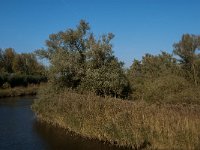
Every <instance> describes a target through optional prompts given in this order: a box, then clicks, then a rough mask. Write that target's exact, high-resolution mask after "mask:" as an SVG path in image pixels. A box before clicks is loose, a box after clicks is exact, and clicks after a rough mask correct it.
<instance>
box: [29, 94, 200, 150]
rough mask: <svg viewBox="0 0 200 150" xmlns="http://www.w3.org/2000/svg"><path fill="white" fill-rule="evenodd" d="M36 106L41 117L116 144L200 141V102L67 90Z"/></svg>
mask: <svg viewBox="0 0 200 150" xmlns="http://www.w3.org/2000/svg"><path fill="white" fill-rule="evenodd" d="M32 109H33V111H34V112H35V114H36V117H37V118H38V119H39V120H42V121H45V122H47V123H49V124H52V125H54V126H58V127H61V128H63V129H66V130H68V131H72V132H74V133H76V134H78V135H80V136H82V137H87V138H89V139H98V140H99V141H105V142H108V143H110V144H112V145H118V146H122V147H131V148H133V149H144V148H149V147H150V148H153V149H195V148H196V147H198V145H199V144H200V143H199V137H200V127H199V123H200V117H199V114H200V108H199V107H198V106H186V107H184V106H182V105H162V106H161V105H156V104H148V103H145V102H130V101H125V100H120V99H113V98H101V97H97V96H94V95H81V94H77V93H72V92H63V93H61V94H51V93H48V94H46V95H43V97H41V95H40V97H39V99H37V101H35V102H34V104H33V105H32ZM188 137H190V138H188Z"/></svg>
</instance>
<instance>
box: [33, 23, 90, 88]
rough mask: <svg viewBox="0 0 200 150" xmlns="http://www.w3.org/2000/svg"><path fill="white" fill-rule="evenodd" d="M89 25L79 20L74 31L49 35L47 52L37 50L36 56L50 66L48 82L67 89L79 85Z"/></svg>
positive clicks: (83, 69) (83, 67)
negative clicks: (47, 61)
mask: <svg viewBox="0 0 200 150" xmlns="http://www.w3.org/2000/svg"><path fill="white" fill-rule="evenodd" d="M89 29H90V27H89V24H88V23H86V22H85V21H83V20H81V21H80V24H79V25H78V26H77V28H76V29H68V30H66V31H64V32H62V31H61V32H59V33H56V34H51V35H50V36H49V40H47V41H46V45H47V50H45V49H42V50H37V51H36V54H37V55H38V56H40V57H41V58H46V59H48V60H49V62H50V64H51V73H50V80H51V81H52V82H53V83H54V84H60V86H65V87H69V88H76V87H77V86H78V85H80V82H81V79H82V78H83V76H84V74H85V66H84V65H85V61H86V54H85V51H86V48H87V45H86V42H87V36H88V31H89Z"/></svg>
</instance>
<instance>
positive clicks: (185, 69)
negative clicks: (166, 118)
mask: <svg viewBox="0 0 200 150" xmlns="http://www.w3.org/2000/svg"><path fill="white" fill-rule="evenodd" d="M199 48H200V36H196V35H189V34H184V35H183V36H182V39H181V40H180V41H179V42H178V43H175V44H174V50H173V53H174V54H175V55H177V56H176V57H174V56H173V55H172V54H168V53H166V52H162V53H161V54H159V55H150V54H146V55H145V56H143V57H142V60H141V61H139V60H134V62H133V64H132V66H131V68H130V69H129V71H128V77H129V80H130V82H131V85H132V89H133V98H134V99H135V100H136V99H144V100H146V101H160V102H184V103H197V102H198V103H199V99H200V90H199V89H200V88H199V87H200V86H199V82H200V67H199V66H200V55H199V53H198V52H197V51H198V50H199Z"/></svg>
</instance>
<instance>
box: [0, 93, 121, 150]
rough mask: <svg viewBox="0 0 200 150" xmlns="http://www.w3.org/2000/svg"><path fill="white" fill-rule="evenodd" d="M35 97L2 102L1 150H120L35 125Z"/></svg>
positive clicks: (10, 99) (49, 127)
mask: <svg viewBox="0 0 200 150" xmlns="http://www.w3.org/2000/svg"><path fill="white" fill-rule="evenodd" d="M33 101H34V97H23V98H22V97H20V98H5V99H0V150H119V149H120V148H118V147H115V146H111V145H109V144H105V143H102V142H99V141H97V140H88V139H84V138H81V137H78V136H74V135H72V134H70V133H66V131H64V130H62V129H59V128H55V127H52V126H49V125H47V124H45V123H40V122H38V121H36V118H35V116H34V113H33V112H32V110H31V108H30V107H31V104H32V103H33Z"/></svg>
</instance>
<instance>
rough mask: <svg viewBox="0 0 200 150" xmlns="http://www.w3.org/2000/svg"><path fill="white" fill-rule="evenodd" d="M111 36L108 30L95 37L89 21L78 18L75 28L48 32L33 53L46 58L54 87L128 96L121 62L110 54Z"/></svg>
mask: <svg viewBox="0 0 200 150" xmlns="http://www.w3.org/2000/svg"><path fill="white" fill-rule="evenodd" d="M113 37H114V35H113V34H112V33H109V34H107V35H103V36H101V37H100V38H98V39H97V38H95V36H94V35H93V33H91V31H90V26H89V24H88V23H87V22H85V21H83V20H81V21H80V24H79V25H78V26H77V28H76V29H68V30H66V31H61V32H58V33H56V34H51V35H50V36H49V40H47V41H46V45H47V49H41V50H37V51H36V53H37V54H38V55H39V56H40V57H42V58H46V59H48V60H49V62H50V73H49V82H50V83H52V85H53V87H54V88H55V87H56V88H63V87H64V88H70V89H74V90H79V91H82V92H88V91H92V92H94V93H96V94H97V95H101V96H105V95H111V96H114V97H127V96H128V93H129V83H128V80H127V78H126V76H125V73H124V70H123V64H122V63H121V62H119V61H118V59H117V58H116V57H115V56H114V55H113V50H112V44H111V40H112V39H113Z"/></svg>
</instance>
